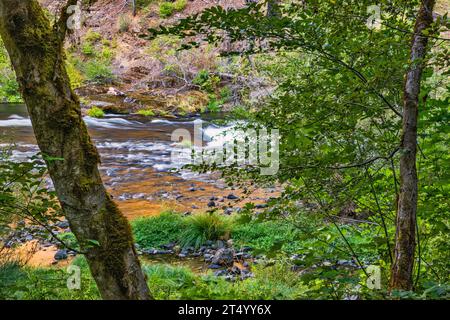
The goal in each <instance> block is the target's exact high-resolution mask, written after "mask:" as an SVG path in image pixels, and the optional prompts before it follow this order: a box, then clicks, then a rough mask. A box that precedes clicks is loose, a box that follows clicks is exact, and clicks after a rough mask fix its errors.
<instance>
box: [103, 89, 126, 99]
mask: <svg viewBox="0 0 450 320" xmlns="http://www.w3.org/2000/svg"><path fill="white" fill-rule="evenodd" d="M106 94H107V95H110V96H118V97H124V96H125V93H123V92H122V91H119V90H117V89H116V88H113V87H110V88H109V89H108V92H107V93H106Z"/></svg>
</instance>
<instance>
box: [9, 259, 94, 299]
mask: <svg viewBox="0 0 450 320" xmlns="http://www.w3.org/2000/svg"><path fill="white" fill-rule="evenodd" d="M73 264H74V265H77V266H79V267H80V269H81V273H80V276H81V289H80V290H71V289H68V287H67V281H68V279H69V277H70V276H71V275H72V274H70V273H68V272H67V271H66V269H57V268H28V267H20V266H19V265H18V264H16V263H9V264H6V265H1V266H0V300H93V299H99V298H100V295H99V293H98V290H97V286H96V284H95V282H94V280H93V279H92V277H91V274H90V272H89V269H88V267H87V264H86V261H85V259H84V257H78V258H77V259H76V260H75V261H74V262H73Z"/></svg>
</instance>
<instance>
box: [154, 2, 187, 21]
mask: <svg viewBox="0 0 450 320" xmlns="http://www.w3.org/2000/svg"><path fill="white" fill-rule="evenodd" d="M186 5H187V1H186V0H177V1H175V2H163V3H161V5H160V6H159V16H160V17H161V18H168V17H170V16H171V15H173V14H174V13H175V12H180V11H183V10H184V8H185V7H186Z"/></svg>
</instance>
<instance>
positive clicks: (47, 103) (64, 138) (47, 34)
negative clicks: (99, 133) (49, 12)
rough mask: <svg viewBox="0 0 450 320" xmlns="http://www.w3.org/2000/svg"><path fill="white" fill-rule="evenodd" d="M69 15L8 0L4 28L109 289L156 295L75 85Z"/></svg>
mask: <svg viewBox="0 0 450 320" xmlns="http://www.w3.org/2000/svg"><path fill="white" fill-rule="evenodd" d="M75 3H76V2H75ZM64 16H65V14H63V15H62V17H61V20H60V22H59V23H57V24H55V25H54V26H51V25H50V22H49V20H48V18H47V17H46V15H45V13H44V11H43V10H42V8H41V7H40V5H39V3H38V1H36V0H21V1H17V0H0V35H1V37H2V38H3V41H4V43H5V46H6V48H7V50H8V53H9V55H10V58H11V61H12V64H13V66H14V69H15V71H16V76H17V80H18V82H19V85H20V90H21V93H22V95H23V98H24V100H25V102H26V105H27V108H28V112H29V114H30V117H31V121H32V124H33V129H34V133H35V136H36V139H37V142H38V145H39V148H40V150H41V152H42V154H43V155H44V158H45V160H46V163H47V166H48V169H49V173H50V176H51V178H52V180H53V183H54V186H55V189H56V192H57V195H58V198H59V201H60V203H61V206H62V208H63V210H64V213H65V215H66V217H67V220H68V221H69V223H70V227H71V230H72V232H73V233H74V234H75V236H76V237H77V239H78V241H79V243H80V246H81V249H82V251H84V252H85V255H86V258H87V260H88V263H89V267H90V270H91V273H92V276H93V277H94V279H95V281H96V283H97V286H98V288H99V291H100V293H101V295H102V297H103V298H104V299H149V298H150V294H149V290H148V287H147V284H146V280H145V276H144V274H143V272H142V270H141V265H140V263H139V260H138V257H137V254H136V250H135V248H134V242H133V237H132V234H131V229H130V226H129V224H128V222H127V220H126V219H125V217H124V216H123V215H122V214H121V212H120V211H119V210H118V208H117V207H116V205H115V203H114V202H113V201H112V200H111V198H110V196H109V194H108V193H107V192H106V190H105V187H104V185H103V183H102V180H101V177H100V174H99V171H98V167H97V166H98V163H99V162H100V158H99V155H98V152H97V149H96V148H95V146H94V145H93V144H92V142H91V139H90V137H89V134H88V131H87V128H86V125H85V124H84V122H83V120H82V116H81V110H80V103H79V100H78V98H77V96H76V95H75V94H74V93H73V91H72V89H71V87H70V82H69V78H68V75H67V72H66V70H65V65H64V61H65V57H64V49H63V47H64V36H65V24H66V20H67V19H64ZM66 18H67V17H66ZM61 30H63V31H64V32H62V31H61Z"/></svg>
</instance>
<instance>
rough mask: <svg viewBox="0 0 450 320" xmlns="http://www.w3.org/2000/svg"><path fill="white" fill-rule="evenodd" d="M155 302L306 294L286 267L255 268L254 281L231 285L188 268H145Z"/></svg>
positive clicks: (167, 266) (281, 265) (295, 296)
mask: <svg viewBox="0 0 450 320" xmlns="http://www.w3.org/2000/svg"><path fill="white" fill-rule="evenodd" d="M144 271H145V273H146V275H147V277H148V284H149V287H150V290H151V292H152V293H153V294H154V296H155V298H156V299H165V300H175V299H176V300H179V299H182V300H267V299H284V300H290V299H298V298H301V297H302V296H303V295H304V293H305V292H306V291H307V288H306V287H305V286H303V285H302V283H301V281H300V279H299V277H298V275H297V274H296V273H294V272H292V271H291V270H290V269H289V267H288V266H287V265H283V264H278V265H274V266H256V267H255V268H254V269H253V272H254V274H255V277H254V278H251V279H247V280H245V281H237V282H228V281H226V280H225V279H223V278H218V277H214V276H213V275H212V274H211V273H209V274H208V275H198V274H194V273H193V272H192V271H191V270H190V269H188V268H186V267H173V266H169V265H151V266H144Z"/></svg>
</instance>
